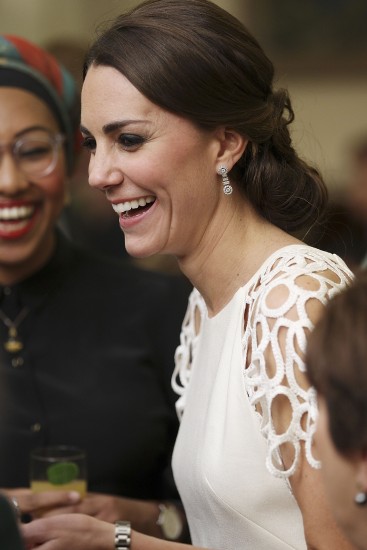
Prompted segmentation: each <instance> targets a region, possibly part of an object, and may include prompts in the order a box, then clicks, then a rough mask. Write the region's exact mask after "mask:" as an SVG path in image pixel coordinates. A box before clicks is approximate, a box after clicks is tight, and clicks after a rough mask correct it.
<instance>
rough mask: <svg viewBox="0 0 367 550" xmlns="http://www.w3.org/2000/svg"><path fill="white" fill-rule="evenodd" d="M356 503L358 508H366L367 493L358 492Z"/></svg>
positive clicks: (355, 498)
mask: <svg viewBox="0 0 367 550" xmlns="http://www.w3.org/2000/svg"><path fill="white" fill-rule="evenodd" d="M354 502H355V503H356V504H357V506H365V504H367V493H364V492H363V491H358V493H356V495H355V497H354Z"/></svg>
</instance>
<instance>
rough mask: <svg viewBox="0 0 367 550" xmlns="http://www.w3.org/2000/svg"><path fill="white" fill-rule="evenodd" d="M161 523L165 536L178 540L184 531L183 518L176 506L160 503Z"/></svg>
mask: <svg viewBox="0 0 367 550" xmlns="http://www.w3.org/2000/svg"><path fill="white" fill-rule="evenodd" d="M160 510H161V514H160V517H159V521H158V522H159V525H161V527H162V531H163V534H164V536H165V538H167V539H170V540H177V539H178V538H179V536H180V535H181V533H182V527H183V526H182V519H181V517H180V514H179V513H178V511H177V510H176V508H175V507H174V506H166V505H164V504H162V505H160Z"/></svg>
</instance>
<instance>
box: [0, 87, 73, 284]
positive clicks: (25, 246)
mask: <svg viewBox="0 0 367 550" xmlns="http://www.w3.org/2000/svg"><path fill="white" fill-rule="evenodd" d="M0 120H1V125H0V151H1V152H0V282H2V283H3V284H12V283H13V282H16V281H17V280H21V279H23V278H25V277H26V276H28V275H30V274H31V273H33V272H34V271H35V270H36V269H38V268H39V267H40V266H41V265H42V264H43V263H44V262H45V261H46V260H47V258H48V257H49V255H50V254H51V253H52V248H53V241H54V235H53V229H54V226H55V223H56V221H57V218H58V216H59V214H60V212H61V210H62V207H63V203H64V192H65V191H64V182H65V177H66V166H65V158H64V152H63V148H62V146H60V147H59V152H58V154H57V155H56V157H55V163H54V167H52V169H51V171H49V173H47V174H46V175H42V176H39V175H38V171H39V170H38V164H37V163H41V159H42V155H44V154H45V149H44V147H46V145H44V144H46V142H45V141H44V140H45V139H47V137H48V136H49V135H51V136H53V135H56V134H57V133H58V132H59V128H58V125H57V122H56V120H55V118H54V116H53V114H52V112H51V111H50V110H49V108H48V107H47V105H46V104H45V103H43V102H42V101H41V100H40V99H38V98H37V97H36V96H34V95H33V94H30V93H28V92H26V91H23V90H20V89H17V88H5V87H4V88H3V87H0ZM14 143H17V146H16V149H17V153H16V155H15V158H14V155H12V154H11V149H12V144H14ZM1 149H2V150H1Z"/></svg>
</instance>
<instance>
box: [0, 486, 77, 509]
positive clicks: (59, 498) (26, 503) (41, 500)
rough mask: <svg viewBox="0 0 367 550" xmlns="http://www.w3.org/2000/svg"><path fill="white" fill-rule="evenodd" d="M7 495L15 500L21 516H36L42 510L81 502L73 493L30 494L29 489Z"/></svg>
mask: <svg viewBox="0 0 367 550" xmlns="http://www.w3.org/2000/svg"><path fill="white" fill-rule="evenodd" d="M8 495H9V496H10V497H13V498H16V499H17V502H18V505H19V508H20V510H21V512H22V513H23V514H24V513H26V514H37V513H40V512H41V511H42V510H48V509H52V508H61V507H68V506H72V505H75V504H77V503H79V502H80V500H81V498H80V495H79V493H77V492H75V491H47V492H44V493H32V491H31V490H30V489H15V490H12V491H9V492H8Z"/></svg>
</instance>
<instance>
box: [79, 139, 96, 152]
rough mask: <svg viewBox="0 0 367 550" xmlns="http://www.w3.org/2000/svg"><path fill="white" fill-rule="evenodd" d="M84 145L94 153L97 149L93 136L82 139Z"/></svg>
mask: <svg viewBox="0 0 367 550" xmlns="http://www.w3.org/2000/svg"><path fill="white" fill-rule="evenodd" d="M82 147H84V149H87V151H89V152H90V153H92V152H93V151H95V149H96V140H95V139H93V138H91V137H85V138H83V141H82Z"/></svg>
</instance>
